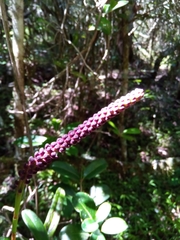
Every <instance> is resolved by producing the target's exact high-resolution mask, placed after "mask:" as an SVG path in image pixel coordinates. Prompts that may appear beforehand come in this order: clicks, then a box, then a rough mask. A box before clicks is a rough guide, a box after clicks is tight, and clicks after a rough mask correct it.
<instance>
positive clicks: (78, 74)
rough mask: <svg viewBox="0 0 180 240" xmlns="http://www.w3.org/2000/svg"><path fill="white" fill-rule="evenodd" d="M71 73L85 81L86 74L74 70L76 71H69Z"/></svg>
mask: <svg viewBox="0 0 180 240" xmlns="http://www.w3.org/2000/svg"><path fill="white" fill-rule="evenodd" d="M71 73H72V74H73V75H74V76H75V77H78V78H81V79H82V80H83V81H84V82H86V76H85V75H84V74H82V73H80V72H76V71H71Z"/></svg>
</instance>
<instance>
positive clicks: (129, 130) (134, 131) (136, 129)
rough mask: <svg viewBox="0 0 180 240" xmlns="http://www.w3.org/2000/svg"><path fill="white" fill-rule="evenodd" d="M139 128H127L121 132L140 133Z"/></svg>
mask: <svg viewBox="0 0 180 240" xmlns="http://www.w3.org/2000/svg"><path fill="white" fill-rule="evenodd" d="M140 133H141V130H140V129H139V128H127V129H125V130H124V131H123V134H135V135H136V134H140Z"/></svg>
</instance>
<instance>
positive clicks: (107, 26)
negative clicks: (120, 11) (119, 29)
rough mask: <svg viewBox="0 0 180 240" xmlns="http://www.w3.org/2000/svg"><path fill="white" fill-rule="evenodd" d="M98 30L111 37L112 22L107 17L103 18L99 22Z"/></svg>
mask: <svg viewBox="0 0 180 240" xmlns="http://www.w3.org/2000/svg"><path fill="white" fill-rule="evenodd" d="M98 30H100V31H102V32H103V33H105V34H107V35H110V34H111V22H110V21H109V19H107V18H105V17H101V19H100V21H99V26H98Z"/></svg>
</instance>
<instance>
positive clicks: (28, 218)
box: [21, 209, 49, 240]
mask: <svg viewBox="0 0 180 240" xmlns="http://www.w3.org/2000/svg"><path fill="white" fill-rule="evenodd" d="M21 215H22V219H23V221H24V223H25V224H26V226H27V227H28V228H29V230H30V231H31V232H32V234H33V236H34V238H35V240H42V239H43V240H49V238H48V235H47V232H46V229H45V227H44V225H43V223H42V221H41V220H40V219H39V218H38V216H37V215H36V214H35V213H34V212H33V211H31V210H30V209H25V210H23V211H22V212H21Z"/></svg>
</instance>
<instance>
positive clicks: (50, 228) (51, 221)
mask: <svg viewBox="0 0 180 240" xmlns="http://www.w3.org/2000/svg"><path fill="white" fill-rule="evenodd" d="M64 198H65V191H64V190H63V189H62V188H58V189H57V190H56V192H55V194H54V197H53V200H52V204H51V206H50V209H49V211H48V214H47V216H46V220H45V222H44V226H45V228H46V229H47V233H48V236H49V237H52V236H53V234H54V232H55V231H56V228H57V226H58V224H59V220H60V213H61V210H62V206H63V201H64Z"/></svg>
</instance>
